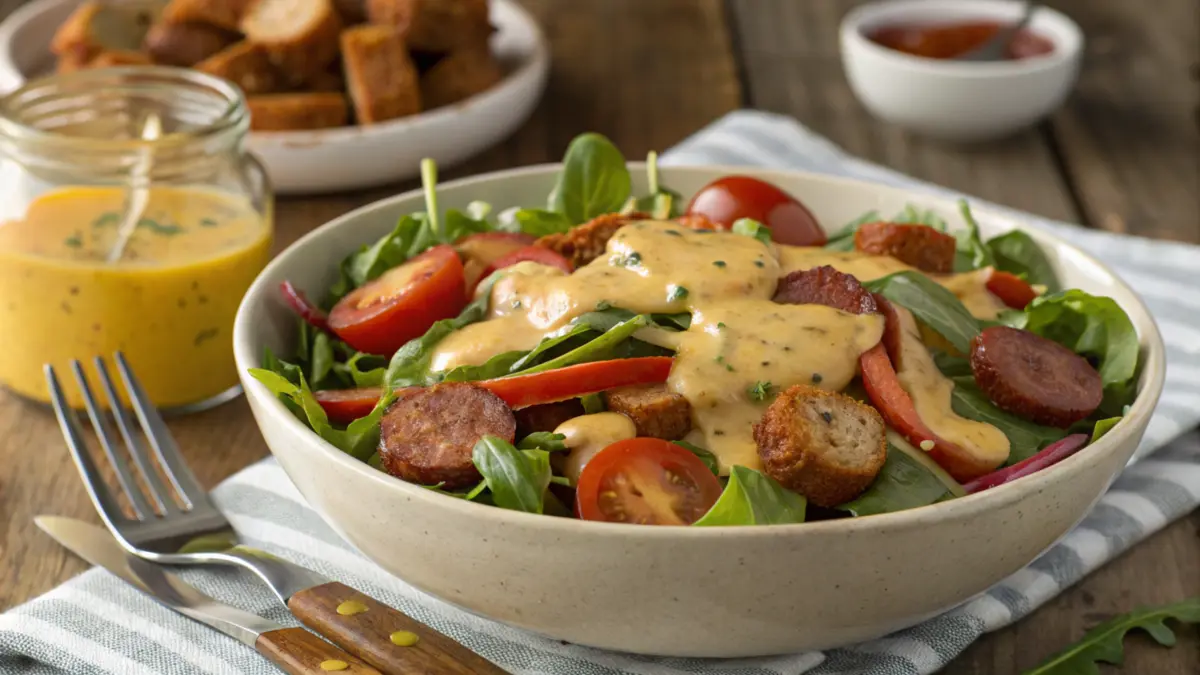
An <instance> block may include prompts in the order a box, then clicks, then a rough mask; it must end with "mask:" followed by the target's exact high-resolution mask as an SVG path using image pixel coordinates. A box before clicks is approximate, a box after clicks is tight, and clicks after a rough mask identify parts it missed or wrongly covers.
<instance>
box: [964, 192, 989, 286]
mask: <svg viewBox="0 0 1200 675" xmlns="http://www.w3.org/2000/svg"><path fill="white" fill-rule="evenodd" d="M958 210H959V212H961V213H962V217H963V222H965V223H966V224H967V226H966V227H965V228H964V229H961V230H958V231H957V232H955V233H954V238H955V239H956V240H957V241H958V252H957V254H956V255H955V258H954V271H955V272H970V271H971V270H977V269H981V268H983V267H992V266H995V264H996V259H995V257H994V256H993V255H992V250H991V249H989V248H988V247H987V246H986V245H984V243H983V238H982V237H980V235H979V223H977V222H975V216H973V215H971V207H970V205H968V204H967V200H965V199H960V200H958Z"/></svg>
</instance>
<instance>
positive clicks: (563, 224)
mask: <svg viewBox="0 0 1200 675" xmlns="http://www.w3.org/2000/svg"><path fill="white" fill-rule="evenodd" d="M513 218H514V219H515V220H516V222H517V225H518V226H520V231H521V232H524V233H525V234H530V235H533V236H535V237H544V236H546V235H548V234H560V233H562V232H566V231H567V230H569V229H571V228H572V227H573V226H574V223H572V222H571V221H570V220H567V217H566V216H564V215H563V214H561V213H558V212H557V211H547V210H545V209H519V210H517V211H516V212H515V213H513Z"/></svg>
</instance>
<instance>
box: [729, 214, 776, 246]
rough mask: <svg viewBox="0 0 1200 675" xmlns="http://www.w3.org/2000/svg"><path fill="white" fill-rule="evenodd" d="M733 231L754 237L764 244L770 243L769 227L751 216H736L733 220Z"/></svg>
mask: <svg viewBox="0 0 1200 675" xmlns="http://www.w3.org/2000/svg"><path fill="white" fill-rule="evenodd" d="M732 230H733V233H734V234H740V235H743V236H746V237H754V238H755V239H757V240H759V241H761V242H762V243H763V244H765V245H770V244H771V228H769V227H767V226H766V225H763V224H762V223H760V222H758V221H757V220H754V219H753V218H738V219H737V220H735V221H734V222H733V228H732Z"/></svg>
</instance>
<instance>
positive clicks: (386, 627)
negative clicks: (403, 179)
mask: <svg viewBox="0 0 1200 675" xmlns="http://www.w3.org/2000/svg"><path fill="white" fill-rule="evenodd" d="M113 360H114V362H115V363H116V367H117V372H118V373H119V374H120V377H121V381H122V383H123V384H124V390H125V393H126V395H127V396H128V398H129V400H130V402H131V404H132V408H133V410H132V413H133V414H132V415H131V411H130V410H127V409H126V408H125V407H124V406H123V405H122V403H121V399H120V397H119V396H118V394H117V389H116V387H115V386H114V384H113V380H112V378H111V377H109V374H108V367H107V366H106V365H105V362H104V360H103V359H102V358H100V357H96V359H95V361H94V365H95V368H96V372H97V373H98V374H99V376H100V384H101V387H102V388H103V389H104V394H105V397H106V398H107V399H108V403H109V408H110V410H111V419H110V415H106V414H105V412H104V411H103V410H102V409H101V408H100V406H99V405H98V404H97V401H96V397H95V396H94V395H93V394H92V388H91V386H90V385H89V383H88V378H87V375H86V374H85V373H84V370H83V367H82V365H81V364H80V363H79V361H72V362H71V370H72V371H73V372H74V375H75V381H76V383H77V384H78V386H79V389H80V392H81V393H82V395H83V401H84V407H85V409H86V410H87V416H88V418H89V419H90V420H91V422H92V426H93V428H94V429H95V431H96V435H97V437H98V439H99V441H100V446H101V448H102V449H103V451H104V455H105V457H106V458H107V459H108V462H109V463H110V464H111V465H112V467H113V469H114V471H115V472H116V476H117V482H118V483H119V484H120V486H121V489H122V490H123V491H124V493H125V495H126V497H127V498H128V499H129V503H130V506H131V507H132V510H133V513H134V517H133V518H130V517H128V516H126V515H125V514H124V513H123V512H122V510H121V506H120V504H119V503H118V502H117V499H116V497H115V496H114V495H113V493H112V492H111V491H110V490H109V486H108V485H107V483H106V481H105V480H104V477H103V476H102V475H101V474H100V472H99V470H98V469H97V467H96V464H95V462H93V461H92V457H91V455H90V454H89V452H88V447H87V442H86V441H85V439H84V435H83V431H82V430H81V429H80V424H79V421H78V415H77V414H76V412H75V411H74V410H72V409H71V408H70V407H69V406H68V405H67V403H66V398H65V397H64V395H63V390H62V387H61V386H60V385H59V382H58V377H57V375H56V374H55V372H54V368H53V367H52V366H50V365H49V364H47V365H46V366H45V367H44V369H45V374H46V382H47V384H48V385H49V388H50V398H51V401H52V403H53V405H54V413H55V415H56V416H57V418H58V424H59V426H60V427H61V428H62V432H63V436H64V438H65V439H66V441H67V447H68V448H69V449H70V451H71V456H72V458H74V460H75V465H76V466H77V467H78V468H79V473H80V476H81V477H82V478H83V483H84V485H85V486H86V488H87V491H88V495H89V496H90V497H91V500H92V503H93V504H94V505H95V506H96V510H97V511H99V513H100V518H101V519H102V520H103V521H104V524H105V525H106V526H107V527H108V529H109V531H111V532H112V534H113V536H114V537H116V539H117V541H118V542H119V543H120V544H121V546H122V547H123V548H124V549H125V550H127V551H129V552H130V553H131V554H133V555H135V556H137V557H139V558H142V559H145V560H149V561H153V562H157V563H164V564H176V565H197V564H198V565H235V566H238V567H242V568H244V569H247V570H249V571H251V572H253V573H254V574H255V575H257V576H258V577H259V578H260V579H261V580H262V581H263V582H264V583H266V584H267V586H268V587H270V589H271V590H272V591H273V592H274V594H275V596H276V597H277V598H278V599H279V601H280V602H281V603H282V604H283V605H284V606H286V607H287V608H288V609H289V610H291V612H292V613H293V614H294V615H295V616H296V618H298V619H300V621H301V622H303V623H304V624H305V625H306V626H308V627H309V628H311V629H313V630H315V631H316V632H318V633H320V634H321V635H323V636H325V637H326V638H329V639H330V640H331V641H332V642H333V643H334V644H337V645H338V646H340V647H342V648H343V649H345V650H346V651H348V652H350V653H351V654H354V655H355V656H357V657H359V658H361V659H363V660H364V661H366V662H367V663H370V664H371V665H372V666H375V667H376V668H378V669H379V670H381V671H383V672H385V673H393V672H395V673H399V672H405V673H408V672H422V673H503V672H504V671H502V670H500V669H498V668H496V666H495V665H493V664H492V663H491V662H489V661H487V660H486V659H483V658H482V657H480V656H478V655H476V654H475V653H474V652H471V651H470V650H468V649H466V648H465V647H463V646H462V645H460V644H458V643H457V642H455V641H454V640H451V639H450V638H448V637H446V636H444V635H442V634H441V633H438V632H437V631H434V630H433V629H431V628H429V627H427V626H425V625H423V624H421V623H419V622H417V621H415V620H413V619H411V618H409V617H408V616H405V615H404V614H402V613H400V612H398V611H396V610H394V609H392V608H391V607H388V606H387V605H385V604H383V603H381V602H378V601H376V600H374V599H372V598H371V597H370V596H369V595H366V594H365V593H361V592H359V591H356V590H354V589H353V588H350V587H348V586H346V585H344V584H341V583H338V582H336V581H331V580H329V579H327V578H325V577H323V576H321V575H319V574H317V573H315V572H313V571H311V570H308V569H306V568H304V567H301V566H299V565H296V564H294V563H291V562H288V561H287V560H284V559H282V558H277V557H275V556H273V555H271V554H270V553H267V552H265V551H260V550H257V549H253V548H249V547H246V546H241V545H238V544H237V541H238V537H237V532H236V531H234V529H233V526H232V525H231V524H230V523H229V521H228V520H227V519H226V518H225V516H224V515H223V514H222V513H221V512H220V511H219V510H218V509H217V507H216V505H214V504H213V502H212V500H211V499H210V498H209V496H208V494H207V493H205V491H204V490H203V489H202V488H201V487H200V484H199V483H198V482H197V481H196V477H195V476H194V475H193V474H192V472H191V470H190V469H188V467H187V463H186V462H185V461H184V459H183V456H182V455H181V454H180V452H179V446H178V445H176V443H175V440H174V439H173V438H172V437H171V433H170V431H169V430H168V429H167V425H166V423H165V422H163V419H162V416H161V415H159V413H158V410H157V409H155V407H154V405H153V404H152V403H151V402H150V399H149V397H148V396H147V395H146V392H145V390H144V389H143V388H142V386H141V384H140V383H139V382H138V380H137V378H135V377H134V375H133V371H132V370H131V369H130V367H129V364H128V363H127V362H126V360H125V357H124V355H123V354H121V353H120V352H117V353H116V354H115V355H114V357H113ZM134 416H136V419H137V425H136V426H135V424H134V422H133V417H134ZM114 423H115V426H116V429H117V431H118V432H119V434H120V436H121V438H122V439H123V440H124V444H125V448H126V450H127V451H128V453H129V456H130V458H132V460H133V465H134V467H136V469H137V472H138V474H139V475H140V476H141V479H142V482H143V483H144V484H145V485H146V492H145V493H143V492H142V490H141V489H140V488H139V486H138V484H137V483H136V482H135V481H134V477H133V474H132V472H131V471H130V467H129V463H128V462H126V461H125V458H124V457H122V456H121V453H119V452H118V451H117V445H116V443H115V442H114V436H113V433H112V431H113V430H112V426H113V424H114ZM143 434H144V435H145V440H147V441H149V445H150V448H152V449H153V451H154V459H155V460H157V466H158V467H159V468H160V469H161V470H162V473H163V475H165V476H166V478H167V481H168V482H169V483H170V485H169V486H168V485H167V484H166V483H165V482H164V481H163V480H162V479H161V478H160V477H159V475H158V472H157V471H155V464H152V462H151V457H150V455H149V453H148V452H147V451H146V443H144V442H143V439H142V435H143ZM176 499H178V501H179V502H180V503H178V504H177V503H176ZM355 614H362V615H363V616H364V617H366V616H367V615H368V614H370V617H369V620H366V619H364V620H351V619H350V617H353V616H354V615H355ZM396 631H402V632H407V633H412V634H415V635H416V636H417V637H418V638H419V640H418V642H417V643H416V645H415V646H401V645H399V644H398V642H404V640H399V641H394V640H393V638H392V636H393V634H394V633H395V632H396Z"/></svg>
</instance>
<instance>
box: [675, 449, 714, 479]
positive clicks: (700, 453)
mask: <svg viewBox="0 0 1200 675" xmlns="http://www.w3.org/2000/svg"><path fill="white" fill-rule="evenodd" d="M671 442H672V443H674V444H675V445H678V446H679V447H681V448H683V449H684V450H687V451H688V452H690V453H692V454H693V455H695V456H696V457H699V458H700V461H701V462H704V466H707V467H708V470H709V471H711V472H712V473H713V475H714V476H719V475H721V462H719V461H718V460H717V456H716V455H714V454H712V453H711V452H709V451H708V450H705V449H704V448H702V447H700V446H698V445H692V444H691V443H688V442H687V441H671Z"/></svg>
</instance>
